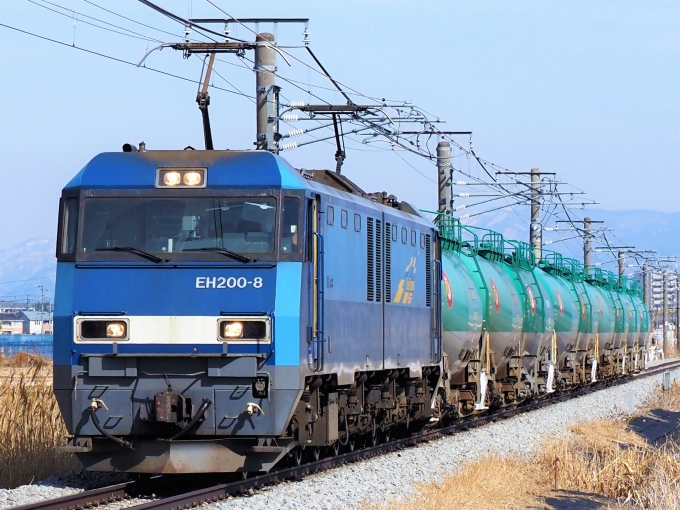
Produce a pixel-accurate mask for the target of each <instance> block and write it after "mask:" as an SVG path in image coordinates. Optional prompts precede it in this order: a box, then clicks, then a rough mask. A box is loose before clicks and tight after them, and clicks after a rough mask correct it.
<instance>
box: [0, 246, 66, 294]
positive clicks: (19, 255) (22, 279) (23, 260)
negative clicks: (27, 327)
mask: <svg viewBox="0 0 680 510" xmlns="http://www.w3.org/2000/svg"><path fill="white" fill-rule="evenodd" d="M54 252H55V239H29V240H28V241H24V242H23V243H21V244H19V245H17V246H14V247H12V248H6V249H4V250H0V301H12V300H14V299H17V300H19V301H23V302H24V303H25V302H26V296H27V295H28V296H30V299H31V301H33V300H35V299H39V298H40V294H41V289H39V288H38V286H39V285H41V284H42V285H44V286H45V298H46V299H47V298H49V299H50V301H51V300H52V297H53V295H54V280H55V276H56V269H57V260H56V257H55V253H54Z"/></svg>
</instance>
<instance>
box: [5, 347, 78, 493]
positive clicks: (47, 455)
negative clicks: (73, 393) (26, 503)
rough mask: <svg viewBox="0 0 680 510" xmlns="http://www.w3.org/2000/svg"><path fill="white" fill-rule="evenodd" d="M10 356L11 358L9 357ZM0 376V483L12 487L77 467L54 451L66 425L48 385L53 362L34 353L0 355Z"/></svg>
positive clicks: (74, 461)
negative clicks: (0, 367) (0, 374)
mask: <svg viewBox="0 0 680 510" xmlns="http://www.w3.org/2000/svg"><path fill="white" fill-rule="evenodd" d="M13 358H14V359H13ZM2 366H3V376H2V377H0V487H5V488H12V487H16V486H18V485H22V484H26V483H31V482H34V481H36V480H41V479H44V478H47V477H48V476H50V475H54V474H58V473H62V472H64V471H68V470H70V469H76V468H78V463H77V461H76V459H75V458H74V457H73V456H72V455H63V454H57V453H55V452H54V451H53V449H54V447H55V446H56V445H58V444H62V443H63V438H64V436H65V435H66V428H65V427H64V423H63V421H62V419H61V416H60V415H59V408H58V406H57V401H56V399H55V398H54V394H53V393H52V387H51V374H52V363H51V360H49V359H47V358H42V357H40V356H37V355H35V354H25V353H23V354H19V355H17V356H13V357H7V358H3V359H2Z"/></svg>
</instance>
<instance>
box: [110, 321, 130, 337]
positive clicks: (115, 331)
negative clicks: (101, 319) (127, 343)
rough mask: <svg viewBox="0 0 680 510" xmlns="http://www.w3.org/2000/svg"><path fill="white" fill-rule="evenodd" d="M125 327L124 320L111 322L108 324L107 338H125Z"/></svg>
mask: <svg viewBox="0 0 680 510" xmlns="http://www.w3.org/2000/svg"><path fill="white" fill-rule="evenodd" d="M125 329H126V328H125V323H124V322H109V323H107V324H106V338H123V337H125Z"/></svg>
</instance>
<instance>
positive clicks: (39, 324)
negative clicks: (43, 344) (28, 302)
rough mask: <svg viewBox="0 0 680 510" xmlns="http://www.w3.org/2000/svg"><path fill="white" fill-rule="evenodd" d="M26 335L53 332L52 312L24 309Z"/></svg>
mask: <svg viewBox="0 0 680 510" xmlns="http://www.w3.org/2000/svg"><path fill="white" fill-rule="evenodd" d="M21 314H22V315H23V317H24V334H25V335H45V334H50V333H52V313H51V312H40V311H33V310H31V311H26V310H24V311H22V312H21Z"/></svg>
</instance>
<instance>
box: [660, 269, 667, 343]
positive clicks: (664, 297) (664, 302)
mask: <svg viewBox="0 0 680 510" xmlns="http://www.w3.org/2000/svg"><path fill="white" fill-rule="evenodd" d="M661 299H662V309H661V310H662V312H661V320H662V321H663V323H662V328H663V329H662V331H663V333H662V335H663V339H662V340H661V348H662V349H663V352H664V354H666V332H667V329H668V327H667V326H666V320H667V319H668V273H667V272H666V271H664V272H663V294H662V296H661Z"/></svg>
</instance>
